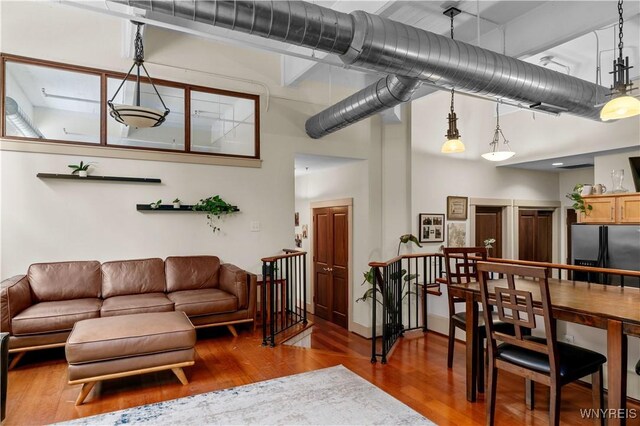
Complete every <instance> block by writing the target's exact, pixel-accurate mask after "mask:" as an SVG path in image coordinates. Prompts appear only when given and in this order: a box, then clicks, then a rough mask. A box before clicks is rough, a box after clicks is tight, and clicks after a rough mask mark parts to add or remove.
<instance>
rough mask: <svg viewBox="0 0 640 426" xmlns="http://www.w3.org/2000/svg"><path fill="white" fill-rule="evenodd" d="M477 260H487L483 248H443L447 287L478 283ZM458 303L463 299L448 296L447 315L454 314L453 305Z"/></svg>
mask: <svg viewBox="0 0 640 426" xmlns="http://www.w3.org/2000/svg"><path fill="white" fill-rule="evenodd" d="M471 257H473V259H471ZM477 258H480V259H482V260H487V249H486V248H485V247H445V248H444V264H445V271H446V272H447V277H446V278H447V285H449V284H460V283H469V282H472V281H478V271H477V269H476V263H477ZM459 302H464V299H462V298H460V297H453V296H449V315H453V314H455V313H456V310H455V309H456V308H455V304H456V303H459Z"/></svg>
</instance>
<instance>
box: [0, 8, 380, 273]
mask: <svg viewBox="0 0 640 426" xmlns="http://www.w3.org/2000/svg"><path fill="white" fill-rule="evenodd" d="M0 12H1V15H0V19H1V21H0V24H1V25H0V27H1V31H2V33H1V35H2V39H1V42H2V44H1V45H0V50H1V51H2V52H5V53H10V54H15V55H22V56H28V57H35V58H40V59H47V60H54V61H59V62H64V63H71V64H77V65H84V66H90V67H97V68H105V69H109V70H114V71H124V70H126V69H128V68H129V66H130V65H131V59H128V58H124V57H122V56H121V44H122V40H121V37H122V35H123V34H124V32H123V31H122V28H123V25H130V24H129V23H128V21H127V22H126V24H125V23H123V22H124V21H122V20H120V19H117V18H114V17H110V16H105V15H99V14H94V13H91V12H88V11H84V10H81V9H78V8H73V7H68V6H64V5H62V4H59V3H52V2H2V4H1V5H0ZM25 22H29V28H30V29H29V31H27V32H26V33H25V32H24V31H23V28H22V27H23V26H24V23H25ZM95 28H100V31H99V32H98V31H95ZM78 34H82V37H78V36H77V35H78ZM96 46H100V49H96V48H95V47H96ZM145 55H146V59H147V62H149V64H148V68H149V72H150V73H151V75H152V76H153V77H156V78H163V79H167V80H173V81H183V82H188V83H192V84H196V85H202V86H208V87H216V88H221V89H228V90H238V91H246V92H251V93H260V94H261V157H262V160H263V161H262V166H261V168H236V167H224V166H212V165H199V164H187V163H172V162H166V161H141V160H128V159H117V158H103V157H102V158H98V157H94V158H91V157H88V156H83V157H80V156H74V155H55V154H39V153H27V152H13V151H7V150H2V151H0V167H1V168H2V169H1V173H0V176H1V185H2V187H1V189H2V194H1V195H0V203H1V207H0V230H1V236H0V238H1V245H2V248H3V250H2V253H1V258H0V267H1V270H0V276H1V278H3V279H4V278H7V277H9V276H11V275H14V274H20V273H24V272H26V269H27V267H28V265H29V264H31V263H33V262H39V261H45V262H46V261H56V260H74V259H97V260H112V259H127V258H137V257H150V256H159V257H165V256H169V255H175V254H202V253H204V254H215V255H219V256H220V257H221V258H222V259H223V260H224V261H229V262H233V263H236V264H238V265H239V266H241V267H245V268H247V269H249V270H251V271H253V272H259V270H260V261H259V259H260V258H261V257H264V256H268V255H273V254H275V253H277V252H279V251H280V249H282V248H283V247H289V246H291V224H290V222H289V220H283V218H287V219H289V218H290V217H291V216H292V214H293V211H294V175H293V156H294V152H306V153H319V154H323V155H334V156H348V157H353V158H369V162H368V164H370V167H369V168H368V169H366V168H365V176H373V177H374V179H373V181H375V182H376V185H378V186H377V189H376V191H377V192H379V191H380V190H379V186H380V183H379V176H380V171H379V170H380V155H379V152H380V144H379V140H380V136H379V135H380V121H379V119H377V118H374V119H371V120H366V121H364V122H362V123H359V124H356V125H355V126H351V127H349V128H347V129H344V130H343V131H341V132H338V133H337V134H334V135H330V136H328V137H326V138H323V139H322V140H321V141H315V140H311V139H310V138H308V137H307V136H306V134H305V133H304V122H305V120H306V119H307V118H308V117H310V116H311V115H313V114H315V113H317V112H319V111H320V110H321V109H323V108H324V107H325V106H326V103H328V102H332V101H333V100H334V99H332V98H331V96H336V97H340V96H342V95H343V94H344V93H342V92H352V91H353V90H354V89H353V88H340V87H335V86H334V87H332V88H331V90H328V89H327V87H326V86H323V85H322V84H317V83H313V84H310V85H308V86H305V85H302V86H301V87H299V88H282V87H280V86H279V83H280V61H279V57H278V56H277V55H273V54H270V53H265V52H259V51H255V50H249V49H242V48H239V47H237V46H234V47H230V46H226V45H221V44H216V43H212V42H207V41H205V40H203V39H199V38H194V37H190V36H186V35H183V34H179V33H175V32H171V31H167V30H161V29H157V28H152V27H150V28H149V30H148V31H147V33H146V35H145ZM153 61H156V62H159V63H166V64H169V65H175V66H176V67H177V68H172V67H165V66H158V65H153V64H151V63H152V62H153ZM183 68H184V69H183ZM189 69H191V71H190V70H189ZM193 70H200V71H193ZM201 71H203V72H201ZM225 74H227V75H229V76H230V77H231V78H232V79H230V78H227V77H225ZM233 78H244V79H254V80H258V81H259V82H260V83H263V84H266V85H268V86H269V88H270V89H271V93H272V96H271V98H270V99H269V108H268V110H267V108H266V107H267V101H266V96H265V95H264V93H263V90H262V89H260V86H259V85H256V84H253V83H247V82H244V81H237V80H233ZM328 94H330V95H331V96H329V95H328ZM309 100H310V101H309ZM159 129H160V131H161V129H162V128H159ZM376 141H378V142H376ZM0 143H2V142H0ZM372 147H373V148H372ZM81 159H82V160H84V161H85V162H86V161H94V162H97V163H98V164H97V167H96V169H95V170H94V171H93V173H94V174H100V175H111V176H142V177H158V178H161V179H162V184H161V185H147V184H122V183H93V182H92V183H88V182H75V181H73V182H67V181H58V180H56V181H53V180H41V179H38V178H36V177H35V175H36V173H38V172H54V173H56V172H57V173H67V172H69V169H68V168H67V167H66V166H67V165H68V164H73V163H77V162H78V161H80V160H81ZM214 194H219V195H220V196H222V197H223V198H224V199H225V200H227V201H229V202H231V203H232V204H236V205H238V207H239V208H240V210H241V212H240V213H238V214H235V215H233V216H230V217H228V218H227V219H226V220H225V221H224V222H223V224H222V230H223V232H222V233H221V234H219V235H218V234H217V235H213V234H212V232H211V229H210V228H209V227H208V226H207V224H206V218H205V216H204V215H201V214H195V213H171V214H169V213H146V214H143V213H139V212H137V211H136V210H135V204H137V203H150V202H152V201H155V200H157V199H160V198H162V199H163V200H164V201H165V202H170V201H171V200H173V199H174V198H175V197H179V198H180V199H182V200H183V202H185V203H193V202H197V201H198V200H199V199H200V198H205V197H208V196H211V195H214ZM374 214H377V213H374ZM251 221H259V222H260V224H261V231H260V232H251V231H250V229H249V225H250V222H251ZM377 226H378V233H379V226H380V224H379V222H378V225H377ZM372 244H373V243H372Z"/></svg>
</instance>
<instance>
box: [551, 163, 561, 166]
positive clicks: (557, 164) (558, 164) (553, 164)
mask: <svg viewBox="0 0 640 426" xmlns="http://www.w3.org/2000/svg"><path fill="white" fill-rule="evenodd" d="M563 164H564V163H551V165H552V166H562V165H563Z"/></svg>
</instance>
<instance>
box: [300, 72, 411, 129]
mask: <svg viewBox="0 0 640 426" xmlns="http://www.w3.org/2000/svg"><path fill="white" fill-rule="evenodd" d="M421 84H422V83H421V81H420V80H416V79H412V78H405V77H398V76H395V75H388V76H386V77H384V78H382V79H380V80H378V81H377V82H375V83H373V84H372V85H370V86H368V87H365V88H364V89H362V90H360V91H359V92H357V93H354V94H353V95H351V96H349V97H348V98H346V99H343V100H341V101H340V102H338V103H337V104H335V105H333V106H331V107H329V108H327V109H325V110H324V111H322V112H320V113H318V114H316V115H314V116H313V117H311V118H309V119H308V120H307V122H306V123H305V129H306V131H307V135H309V136H310V137H312V138H313V139H318V138H321V137H323V136H325V135H327V134H329V133H332V132H335V131H336V130H340V129H342V128H344V127H347V126H350V125H351V124H353V123H355V122H357V121H360V120H364V119H365V118H367V117H371V116H372V115H374V114H376V113H378V112H380V111H383V110H385V109H388V108H393V107H394V106H396V105H400V104H402V103H405V102H408V101H410V100H411V95H412V94H413V92H415V90H416V89H417V88H418V87H420V85H421Z"/></svg>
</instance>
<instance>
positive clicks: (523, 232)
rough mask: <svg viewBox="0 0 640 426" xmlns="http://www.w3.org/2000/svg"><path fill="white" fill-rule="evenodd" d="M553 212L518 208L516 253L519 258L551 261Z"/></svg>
mask: <svg viewBox="0 0 640 426" xmlns="http://www.w3.org/2000/svg"><path fill="white" fill-rule="evenodd" d="M552 231H553V212H552V211H548V210H520V215H519V220H518V239H519V241H518V254H519V256H518V257H519V258H520V260H531V261H535V262H551V249H552V237H553V232H552Z"/></svg>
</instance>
